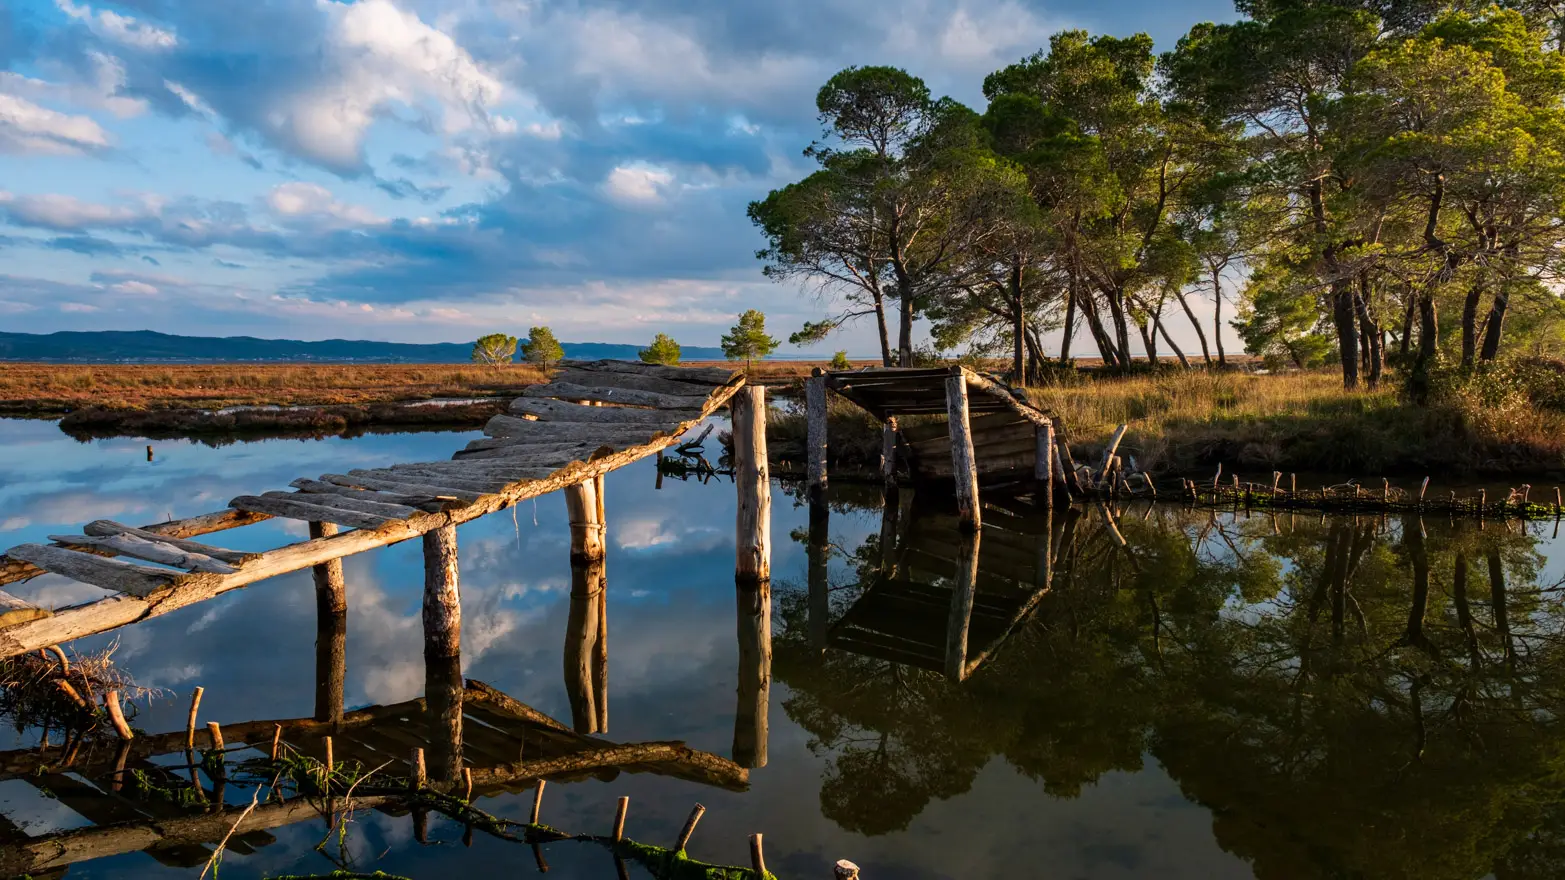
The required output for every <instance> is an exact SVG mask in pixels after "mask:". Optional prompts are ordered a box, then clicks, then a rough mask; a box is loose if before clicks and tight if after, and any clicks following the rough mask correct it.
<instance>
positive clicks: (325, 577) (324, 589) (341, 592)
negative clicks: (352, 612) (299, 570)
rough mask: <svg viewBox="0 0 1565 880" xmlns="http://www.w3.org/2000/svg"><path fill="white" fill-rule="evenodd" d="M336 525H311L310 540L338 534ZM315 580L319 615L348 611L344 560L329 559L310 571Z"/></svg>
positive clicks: (320, 523)
mask: <svg viewBox="0 0 1565 880" xmlns="http://www.w3.org/2000/svg"><path fill="white" fill-rule="evenodd" d="M338 532H339V529H338V527H337V524H336V523H329V522H312V523H310V540H312V541H314V540H318V539H320V538H330V537H333V536H335V535H336V534H338ZM310 574H311V575H312V576H313V577H314V578H315V607H316V611H317V613H318V614H320V615H321V616H325V615H328V614H340V613H341V612H344V611H347V610H348V587H347V582H346V581H345V580H344V579H343V576H342V560H341V559H340V558H338V559H328V560H326V561H325V562H322V563H320V564H318V565H316V566H314V567H312V568H311V569H310Z"/></svg>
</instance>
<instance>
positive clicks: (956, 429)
mask: <svg viewBox="0 0 1565 880" xmlns="http://www.w3.org/2000/svg"><path fill="white" fill-rule="evenodd" d="M946 415H947V417H948V418H949V421H950V430H951V469H952V474H953V476H954V477H955V480H956V509H957V516H958V517H959V518H960V519H961V521H962V527H963V528H964V529H969V530H977V529H978V528H980V527H981V526H982V525H983V518H982V516H981V515H980V514H979V512H978V462H977V460H976V459H975V458H974V456H973V429H972V425H971V423H970V422H969V420H968V415H967V381H966V379H965V378H964V374H963V373H962V372H958V373H957V374H956V375H954V376H952V377H951V378H949V379H947V380H946Z"/></svg>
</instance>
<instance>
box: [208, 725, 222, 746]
mask: <svg viewBox="0 0 1565 880" xmlns="http://www.w3.org/2000/svg"><path fill="white" fill-rule="evenodd" d="M206 732H207V734H208V735H209V736H210V737H211V738H212V749H213V750H214V751H219V752H221V751H222V750H223V728H222V727H220V726H219V725H218V723H217V722H216V721H208V722H207V723H206Z"/></svg>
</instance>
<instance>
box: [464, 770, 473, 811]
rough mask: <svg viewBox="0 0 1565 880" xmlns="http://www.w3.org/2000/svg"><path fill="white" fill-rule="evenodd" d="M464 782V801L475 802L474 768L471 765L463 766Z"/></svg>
mask: <svg viewBox="0 0 1565 880" xmlns="http://www.w3.org/2000/svg"><path fill="white" fill-rule="evenodd" d="M462 782H463V791H462V802H463V803H469V804H470V803H472V802H473V768H471V767H463V768H462Z"/></svg>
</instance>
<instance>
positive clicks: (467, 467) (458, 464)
mask: <svg viewBox="0 0 1565 880" xmlns="http://www.w3.org/2000/svg"><path fill="white" fill-rule="evenodd" d="M391 471H392V472H393V473H398V474H402V473H407V474H441V475H445V476H452V477H460V476H461V475H463V474H469V475H473V476H479V477H482V478H484V479H486V480H508V481H511V482H520V481H522V480H541V479H543V478H544V477H547V476H548V475H549V474H551V473H553V471H552V470H550V469H548V468H535V467H517V466H516V465H509V464H495V463H491V462H485V461H432V462H428V463H425V464H394V465H392V466H391Z"/></svg>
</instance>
